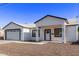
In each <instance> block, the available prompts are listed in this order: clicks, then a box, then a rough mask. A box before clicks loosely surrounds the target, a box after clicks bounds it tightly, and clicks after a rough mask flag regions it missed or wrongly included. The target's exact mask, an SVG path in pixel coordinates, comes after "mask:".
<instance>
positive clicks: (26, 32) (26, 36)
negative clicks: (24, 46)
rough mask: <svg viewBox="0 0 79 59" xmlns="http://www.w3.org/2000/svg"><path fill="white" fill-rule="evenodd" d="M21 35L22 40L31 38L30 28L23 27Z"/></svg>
mask: <svg viewBox="0 0 79 59" xmlns="http://www.w3.org/2000/svg"><path fill="white" fill-rule="evenodd" d="M23 37H24V40H30V39H31V29H27V28H23Z"/></svg>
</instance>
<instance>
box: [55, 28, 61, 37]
mask: <svg viewBox="0 0 79 59" xmlns="http://www.w3.org/2000/svg"><path fill="white" fill-rule="evenodd" d="M54 37H62V28H55V29H54Z"/></svg>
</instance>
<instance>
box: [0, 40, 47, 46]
mask: <svg viewBox="0 0 79 59" xmlns="http://www.w3.org/2000/svg"><path fill="white" fill-rule="evenodd" d="M9 43H24V44H39V45H43V44H46V43H48V41H42V42H27V41H25V42H24V41H11V40H0V44H9Z"/></svg>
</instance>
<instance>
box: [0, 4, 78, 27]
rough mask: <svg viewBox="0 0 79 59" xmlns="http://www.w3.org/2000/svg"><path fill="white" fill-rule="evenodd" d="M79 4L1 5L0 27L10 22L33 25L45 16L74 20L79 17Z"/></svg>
mask: <svg viewBox="0 0 79 59" xmlns="http://www.w3.org/2000/svg"><path fill="white" fill-rule="evenodd" d="M78 5H79V4H72V3H71V4H65V3H63V4H62V3H60V4H58V3H57V4H55V3H51V4H50V3H49V4H45V3H36V4H34V3H24V4H23V3H16V4H11V3H10V4H4V5H0V26H5V25H6V24H7V23H9V22H12V21H13V22H16V23H33V22H35V21H36V20H38V19H40V18H41V17H43V16H45V15H47V14H48V15H55V16H59V17H64V18H67V19H69V18H73V17H75V16H77V15H79V9H78Z"/></svg>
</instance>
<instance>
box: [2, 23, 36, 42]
mask: <svg viewBox="0 0 79 59" xmlns="http://www.w3.org/2000/svg"><path fill="white" fill-rule="evenodd" d="M34 28H35V24H16V23H14V22H10V23H9V24H7V25H6V26H5V27H4V28H3V29H4V39H5V40H22V41H24V40H31V39H32V37H31V31H32V29H34Z"/></svg>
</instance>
